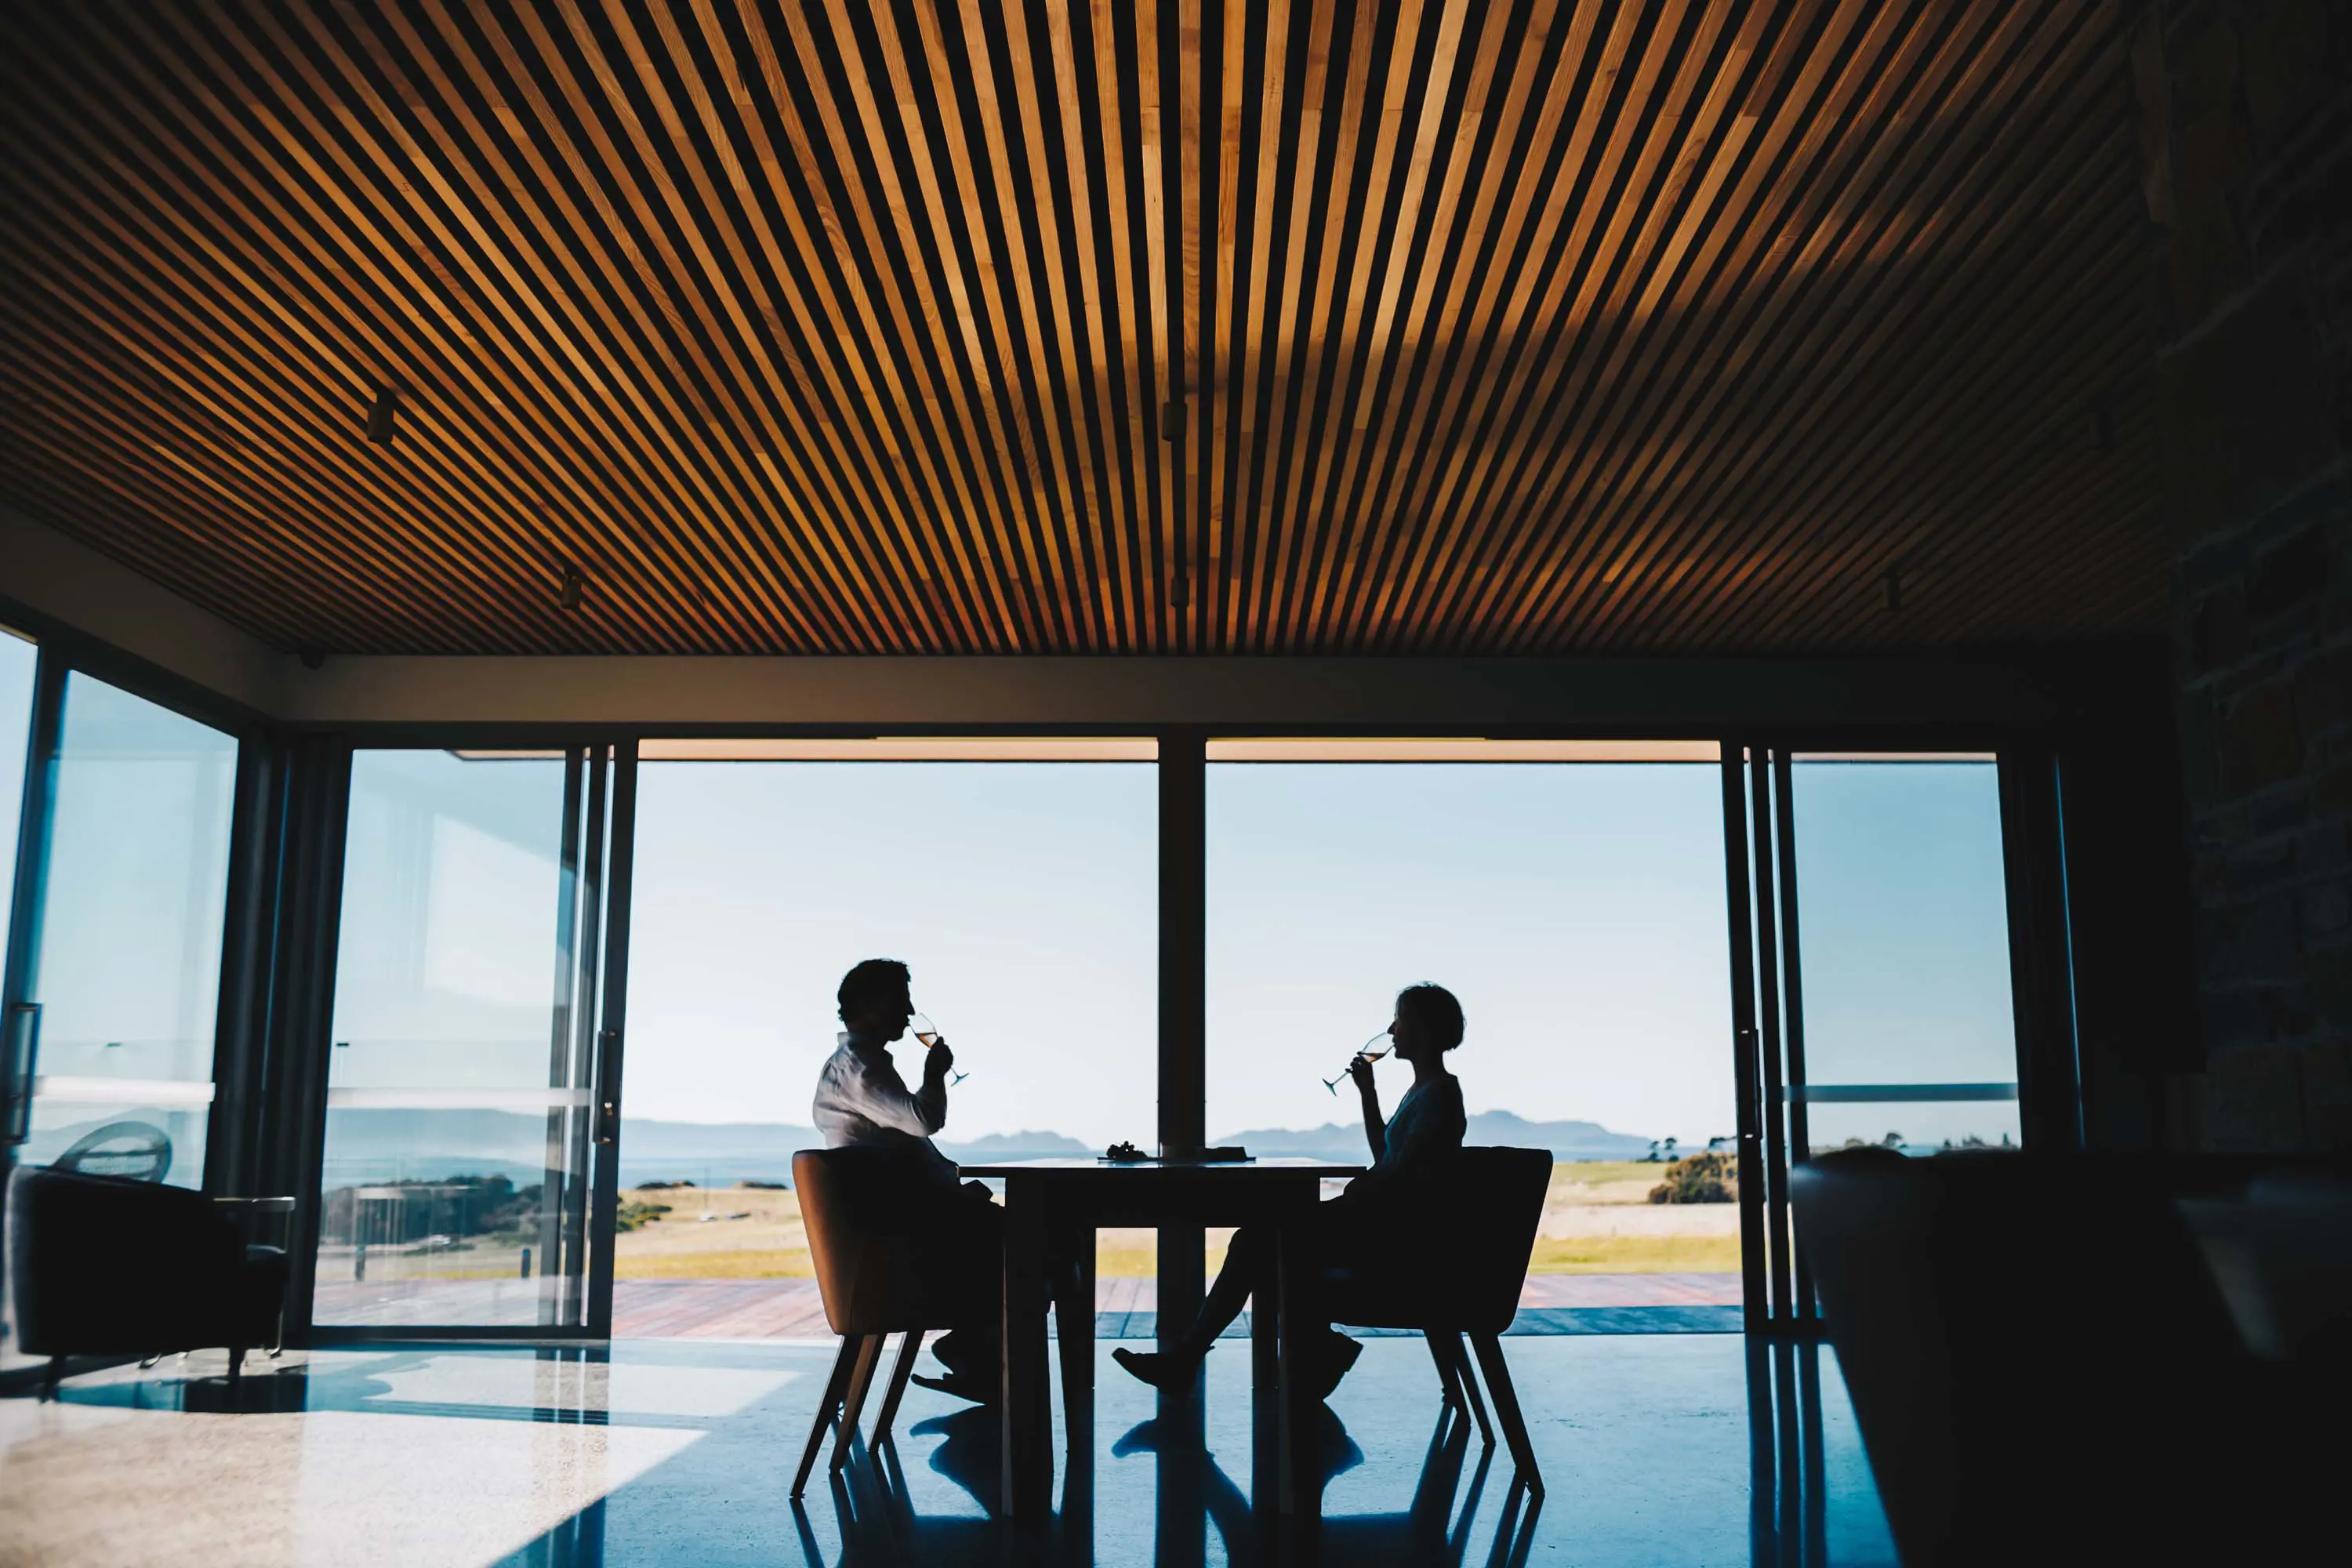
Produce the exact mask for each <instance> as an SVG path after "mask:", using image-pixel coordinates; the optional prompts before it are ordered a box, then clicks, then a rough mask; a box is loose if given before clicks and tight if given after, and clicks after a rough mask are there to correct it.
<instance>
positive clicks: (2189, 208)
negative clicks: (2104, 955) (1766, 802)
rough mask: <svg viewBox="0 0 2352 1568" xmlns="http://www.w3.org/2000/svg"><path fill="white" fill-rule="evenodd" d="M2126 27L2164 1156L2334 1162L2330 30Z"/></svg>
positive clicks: (2340, 374)
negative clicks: (2186, 1032) (2155, 471)
mask: <svg viewBox="0 0 2352 1568" xmlns="http://www.w3.org/2000/svg"><path fill="white" fill-rule="evenodd" d="M2133 25H2134V26H2135V27H2136V32H2135V35H2134V38H2135V44H2134V48H2133V56H2132V63H2133V76H2134V83H2135V88H2136V97H2137V104H2138V110H2139V129H2140V144H2141V155H2142V168H2143V173H2144V175H2145V185H2146V191H2147V205H2148V212H2149V216H2150V218H2151V219H2152V227H2151V231H2150V232H2151V254H2152V271H2153V274H2154V277H2155V279H2156V287H2157V289H2158V293H2159V295H2160V297H2161V304H2160V308H2159V317H2158V319H2159V320H2160V321H2161V322H2162V329H2161V341H2160V342H2159V343H2158V348H2157V353H2156V355H2155V360H2154V366H2153V373H2154V392H2155V394H2156V398H2157V403H2158V408H2159V410H2160V415H2161V417H2160V426H2159V427H2160V429H2161V432H2162V437H2161V447H2160V456H2159V458H2158V461H2159V463H2160V465H2161V472H2162V476H2163V479H2164V484H2163V490H2162V493H2163V495H2164V497H2165V501H2164V505H2165V509H2166V512H2167V518H2166V521H2167V523H2168V526H2169V527H2170V529H2171V531H2172V539H2173V544H2174V554H2175V558H2176V562H2177V567H2176V572H2175V577H2174V639H2173V640H2174V644H2175V653H2176V659H2177V668H2178V670H2179V687H2180V701H2181V709H2180V715H2179V721H2180V729H2181V735H2182V751H2183V753H2184V756H2185V759H2186V765H2187V779H2186V789H2187V795H2188V801H2189V815H2190V819H2191V832H2192V843H2191V846H2190V853H2191V858H2192V862H2193V866H2194V888H2195V899H2196V921H2197V930H2196V947H2197V985H2196V991H2197V997H2198V1006H2199V1012H2200V1024H2201V1032H2202V1037H2203V1045H2204V1053H2203V1056H2204V1059H2203V1070H2202V1072H2201V1074H2192V1075H2188V1076H2187V1077H2185V1078H2184V1079H2181V1080H2179V1084H2178V1085H2177V1087H2178V1088H2179V1090H2180V1091H2181V1092H2180V1093H2179V1097H2178V1100H2177V1105H2178V1108H2179V1115H2180V1125H2179V1128H2178V1133H2177V1135H2178V1136H2179V1137H2181V1138H2183V1139H2185V1140H2186V1141H2189V1142H2195V1143H2200V1144H2202V1145H2203V1146H2205V1147H2209V1148H2216V1149H2263V1150H2283V1149H2298V1148H2329V1149H2343V1148H2352V473H2347V463H2346V452H2347V447H2352V397H2347V389H2352V223H2347V210H2352V5H2346V4H2344V3H2343V0H2159V3H2156V4H2151V5H2147V6H2146V7H2145V8H2144V9H2142V10H2141V11H2140V12H2138V13H2137V16H2136V18H2135V19H2134V22H2133Z"/></svg>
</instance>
